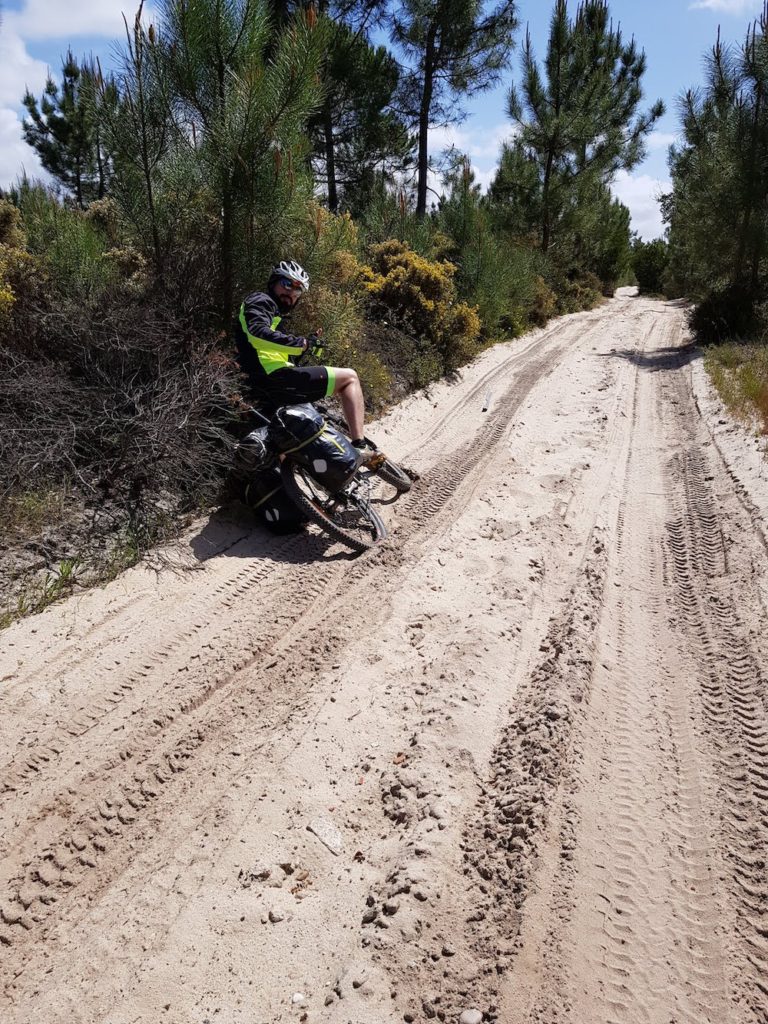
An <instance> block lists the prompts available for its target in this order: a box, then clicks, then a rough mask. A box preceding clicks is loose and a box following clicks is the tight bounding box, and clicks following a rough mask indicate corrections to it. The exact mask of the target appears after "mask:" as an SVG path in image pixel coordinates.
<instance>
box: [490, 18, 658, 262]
mask: <svg viewBox="0 0 768 1024" xmlns="http://www.w3.org/2000/svg"><path fill="white" fill-rule="evenodd" d="M522 65H523V82H522V89H521V91H518V90H517V89H516V88H514V87H513V88H512V89H510V93H509V100H508V110H509V115H510V117H511V118H512V120H513V122H514V123H515V125H516V127H517V128H518V130H519V133H520V135H519V138H520V145H521V146H522V147H523V149H524V150H525V151H526V152H527V153H528V154H530V155H531V156H532V157H533V158H534V159H535V160H536V163H537V165H538V170H539V180H540V183H541V192H540V196H539V197H538V199H537V201H538V202H539V203H540V207H541V222H540V238H541V247H542V249H543V250H544V251H545V252H546V251H547V250H548V249H549V247H550V244H551V242H552V238H553V235H554V233H555V232H556V231H557V227H558V221H559V219H560V218H561V216H562V214H563V212H564V211H565V210H566V209H567V207H568V204H569V199H570V197H572V196H573V194H574V190H575V188H576V183H577V182H578V181H579V179H581V178H584V177H593V178H594V179H596V180H598V181H601V182H603V183H607V182H609V181H610V180H611V178H612V177H613V176H614V175H615V174H616V172H617V171H618V170H620V169H624V170H631V169H632V168H633V167H635V166H636V165H637V164H638V163H639V161H640V160H641V159H642V158H643V156H644V140H645V137H646V136H647V135H648V133H649V132H650V131H651V129H652V128H653V126H654V124H655V123H656V121H657V120H658V119H659V117H661V115H662V114H663V113H664V105H663V103H662V102H661V101H657V102H656V103H654V104H653V106H652V107H651V109H650V110H649V111H647V112H646V113H638V107H639V105H640V101H641V99H642V88H641V81H642V78H643V75H644V73H645V66H646V64H645V55H644V53H643V52H642V51H640V50H638V48H637V46H636V44H635V41H634V39H633V40H631V41H630V42H629V43H625V42H624V40H623V37H622V33H621V29H620V28H614V26H613V23H612V22H611V21H610V15H609V10H608V4H607V2H606V0H585V2H584V3H582V4H580V5H579V7H578V8H577V11H576V16H575V18H574V19H573V20H571V19H570V18H569V16H568V8H567V2H566V0H557V2H556V4H555V8H554V11H553V14H552V20H551V24H550V32H549V41H548V46H547V55H546V59H545V61H544V68H543V70H542V69H540V68H539V65H538V64H537V62H536V58H535V54H534V52H533V45H532V43H531V37H530V33H527V34H526V39H525V44H524V47H523V53H522Z"/></svg>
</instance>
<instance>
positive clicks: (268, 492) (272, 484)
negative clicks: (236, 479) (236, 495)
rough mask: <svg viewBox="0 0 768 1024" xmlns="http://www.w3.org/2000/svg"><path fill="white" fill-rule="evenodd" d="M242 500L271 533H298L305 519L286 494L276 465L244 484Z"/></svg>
mask: <svg viewBox="0 0 768 1024" xmlns="http://www.w3.org/2000/svg"><path fill="white" fill-rule="evenodd" d="M244 501H245V504H246V505H247V506H248V508H250V509H251V510H252V511H253V513H254V514H255V516H256V517H257V518H258V519H259V520H260V521H261V522H262V523H264V525H265V526H266V527H267V529H269V530H271V531H272V533H298V531H299V530H301V528H302V527H303V526H304V524H305V523H306V521H307V517H306V516H305V515H304V513H303V512H301V511H300V510H299V509H298V508H297V507H296V506H295V505H294V503H293V502H292V501H291V499H290V498H289V497H288V495H287V494H286V492H285V489H284V487H283V482H282V480H281V479H280V470H279V469H278V468H277V467H276V466H273V467H272V468H271V469H265V470H262V472H260V473H257V474H256V475H255V476H254V477H253V479H252V480H251V481H250V482H249V483H248V484H247V485H246V488H245V498H244Z"/></svg>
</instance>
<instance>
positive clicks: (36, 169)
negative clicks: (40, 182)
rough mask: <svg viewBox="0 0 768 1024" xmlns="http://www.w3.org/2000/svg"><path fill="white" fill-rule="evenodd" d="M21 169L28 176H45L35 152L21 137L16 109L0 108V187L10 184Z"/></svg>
mask: <svg viewBox="0 0 768 1024" xmlns="http://www.w3.org/2000/svg"><path fill="white" fill-rule="evenodd" d="M22 171H26V172H27V174H28V175H29V177H30V178H37V177H41V176H42V177H44V176H45V172H44V171H43V169H42V167H41V166H40V161H39V160H38V158H37V153H35V151H34V150H33V149H32V148H31V147H30V146H28V145H27V144H26V142H25V141H24V139H23V138H22V135H21V121H20V120H19V118H18V115H17V114H16V111H15V110H9V109H8V108H7V107H4V108H0V188H7V187H8V186H9V185H12V184H13V183H14V182H15V181H16V179H17V178H18V177H19V176H20V174H21V173H22Z"/></svg>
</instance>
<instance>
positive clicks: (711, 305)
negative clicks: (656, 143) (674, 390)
mask: <svg viewBox="0 0 768 1024" xmlns="http://www.w3.org/2000/svg"><path fill="white" fill-rule="evenodd" d="M767 32H768V5H766V6H765V7H764V8H763V12H762V14H761V16H760V17H759V18H757V19H756V20H755V21H753V22H752V23H751V24H750V25H749V27H748V29H747V31H746V33H745V37H744V40H743V42H742V43H741V44H740V45H738V46H734V47H728V46H725V45H724V44H723V43H722V42H721V40H720V37H719V33H718V38H717V41H716V43H715V45H714V46H713V48H712V50H711V52H710V53H709V54H708V55H707V57H706V82H705V85H704V86H703V87H702V88H701V89H691V90H688V92H686V93H685V95H684V96H683V97H682V98H681V100H680V116H681V125H682V140H681V143H680V144H679V145H678V146H675V147H673V148H672V150H671V152H670V168H671V172H672V185H673V189H672V192H671V193H669V194H668V195H667V196H665V197H664V201H663V209H664V214H665V218H666V220H667V223H668V224H669V233H668V240H669V244H668V247H667V265H666V268H665V270H664V275H663V276H664V289H663V290H664V291H665V292H666V294H667V295H668V296H670V297H674V296H681V295H684V296H686V297H688V298H689V299H691V300H692V301H693V302H694V303H695V306H694V309H693V312H692V315H691V327H692V329H693V331H694V334H695V336H696V338H697V340H698V341H699V342H700V343H702V344H704V345H706V346H708V348H707V365H708V367H709V368H710V372H711V373H712V376H713V380H714V382H715V384H716V386H717V387H718V389H719V391H720V393H721V395H722V397H723V399H724V400H725V402H726V403H727V404H728V405H729V407H730V408H731V409H733V410H734V412H736V413H737V414H738V415H740V416H742V417H745V418H747V419H749V420H751V421H754V422H757V423H761V424H762V429H763V430H765V429H767V428H768V420H767V419H766V413H767V411H768V372H767V371H766V365H767V363H768V359H767V358H766V346H768V34H767Z"/></svg>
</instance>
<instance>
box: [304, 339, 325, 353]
mask: <svg viewBox="0 0 768 1024" xmlns="http://www.w3.org/2000/svg"><path fill="white" fill-rule="evenodd" d="M307 352H311V353H312V355H313V356H317V357H320V356H322V354H323V343H322V342H321V341H320V336H319V335H317V334H310V335H308V337H307Z"/></svg>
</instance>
